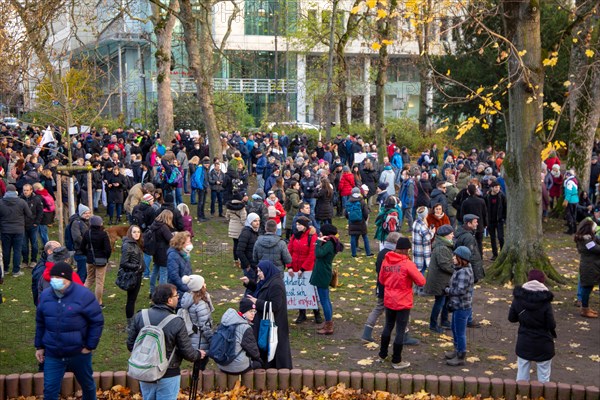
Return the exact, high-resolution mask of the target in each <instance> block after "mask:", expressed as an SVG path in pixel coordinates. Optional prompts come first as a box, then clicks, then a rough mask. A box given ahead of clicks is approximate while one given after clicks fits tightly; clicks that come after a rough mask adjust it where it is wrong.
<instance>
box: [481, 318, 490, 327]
mask: <svg viewBox="0 0 600 400" xmlns="http://www.w3.org/2000/svg"><path fill="white" fill-rule="evenodd" d="M479 323H480V324H481V325H483V326H489V325H491V324H492V323H491V322H490V321H488V320H487V319H482V320H481V321H479Z"/></svg>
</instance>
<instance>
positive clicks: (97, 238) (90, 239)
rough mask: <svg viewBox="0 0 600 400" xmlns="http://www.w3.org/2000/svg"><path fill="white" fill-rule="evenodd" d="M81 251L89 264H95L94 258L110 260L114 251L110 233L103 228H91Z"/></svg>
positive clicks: (83, 240) (84, 236) (82, 241)
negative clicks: (109, 236)
mask: <svg viewBox="0 0 600 400" xmlns="http://www.w3.org/2000/svg"><path fill="white" fill-rule="evenodd" d="M81 249H82V251H83V252H84V254H85V257H86V258H87V263H88V264H93V263H94V256H95V257H96V259H99V258H106V259H107V260H108V259H109V258H110V253H111V251H112V246H111V245H110V239H109V238H108V233H106V232H105V231H104V229H102V227H101V226H92V227H90V229H88V231H87V232H86V233H85V234H84V235H83V239H82V240H81Z"/></svg>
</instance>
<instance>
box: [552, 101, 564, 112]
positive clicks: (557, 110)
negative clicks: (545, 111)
mask: <svg viewBox="0 0 600 400" xmlns="http://www.w3.org/2000/svg"><path fill="white" fill-rule="evenodd" d="M550 107H551V108H552V111H554V112H555V113H557V114H560V112H561V111H562V107H561V106H559V105H558V103H556V102H555V101H553V102H552V103H550Z"/></svg>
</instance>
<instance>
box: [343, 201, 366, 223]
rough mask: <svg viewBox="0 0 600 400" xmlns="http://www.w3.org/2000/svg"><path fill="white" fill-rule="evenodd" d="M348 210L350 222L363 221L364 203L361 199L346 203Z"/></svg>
mask: <svg viewBox="0 0 600 400" xmlns="http://www.w3.org/2000/svg"><path fill="white" fill-rule="evenodd" d="M346 211H347V212H348V222H362V220H363V213H362V204H361V202H360V201H349V202H348V203H346Z"/></svg>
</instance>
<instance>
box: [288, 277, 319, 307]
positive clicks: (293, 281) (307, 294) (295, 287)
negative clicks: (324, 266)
mask: <svg viewBox="0 0 600 400" xmlns="http://www.w3.org/2000/svg"><path fill="white" fill-rule="evenodd" d="M311 274H312V272H305V273H303V274H302V276H299V273H298V272H296V273H295V274H294V276H293V277H291V276H290V274H288V273H287V272H285V273H284V275H283V283H285V292H286V295H287V308H288V310H299V309H301V310H305V309H313V310H314V309H317V308H318V307H319V300H318V298H317V290H316V288H315V287H314V286H313V285H311V284H310V283H309V282H310V276H311Z"/></svg>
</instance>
